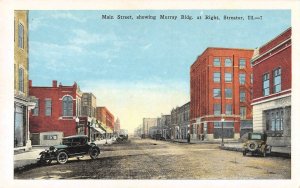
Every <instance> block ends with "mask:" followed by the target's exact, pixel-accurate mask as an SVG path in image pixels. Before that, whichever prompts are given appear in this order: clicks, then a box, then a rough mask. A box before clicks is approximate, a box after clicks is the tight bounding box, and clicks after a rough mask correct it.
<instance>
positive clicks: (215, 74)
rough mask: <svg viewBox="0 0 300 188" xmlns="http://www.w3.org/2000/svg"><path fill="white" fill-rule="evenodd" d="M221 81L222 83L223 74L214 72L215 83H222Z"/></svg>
mask: <svg viewBox="0 0 300 188" xmlns="http://www.w3.org/2000/svg"><path fill="white" fill-rule="evenodd" d="M220 81H221V73H220V72H214V82H220Z"/></svg>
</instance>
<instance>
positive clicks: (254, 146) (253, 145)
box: [247, 142, 258, 151]
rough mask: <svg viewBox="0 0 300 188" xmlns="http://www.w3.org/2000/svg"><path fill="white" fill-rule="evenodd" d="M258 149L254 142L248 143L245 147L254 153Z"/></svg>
mask: <svg viewBox="0 0 300 188" xmlns="http://www.w3.org/2000/svg"><path fill="white" fill-rule="evenodd" d="M257 147H258V144H257V143H256V142H250V143H249V144H248V146H247V148H248V150H249V151H255V150H256V149H257Z"/></svg>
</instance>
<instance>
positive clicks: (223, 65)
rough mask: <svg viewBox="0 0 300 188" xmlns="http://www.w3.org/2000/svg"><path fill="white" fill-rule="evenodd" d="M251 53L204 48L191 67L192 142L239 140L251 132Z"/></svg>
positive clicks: (248, 50) (246, 50) (242, 50)
mask: <svg viewBox="0 0 300 188" xmlns="http://www.w3.org/2000/svg"><path fill="white" fill-rule="evenodd" d="M252 55H253V50H250V49H232V48H207V49H206V50H205V51H204V52H203V53H202V54H201V55H200V56H199V57H198V58H197V59H196V61H195V62H194V63H193V64H192V65H191V68H190V94H191V101H190V121H191V125H190V135H191V139H200V140H213V139H220V138H222V137H223V138H227V139H238V138H240V136H242V135H243V134H244V133H245V132H248V131H252V107H251V93H252V92H251V91H252V78H253V74H252V68H251V64H250V60H251V58H252Z"/></svg>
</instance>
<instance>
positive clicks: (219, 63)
mask: <svg viewBox="0 0 300 188" xmlns="http://www.w3.org/2000/svg"><path fill="white" fill-rule="evenodd" d="M214 66H215V67H220V66H221V61H220V58H214Z"/></svg>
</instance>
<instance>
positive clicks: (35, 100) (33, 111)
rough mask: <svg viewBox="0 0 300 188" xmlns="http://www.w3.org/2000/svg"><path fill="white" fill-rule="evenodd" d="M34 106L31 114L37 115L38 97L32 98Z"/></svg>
mask: <svg viewBox="0 0 300 188" xmlns="http://www.w3.org/2000/svg"><path fill="white" fill-rule="evenodd" d="M34 103H35V107H34V109H32V111H31V112H32V115H33V116H38V115H39V99H34Z"/></svg>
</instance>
